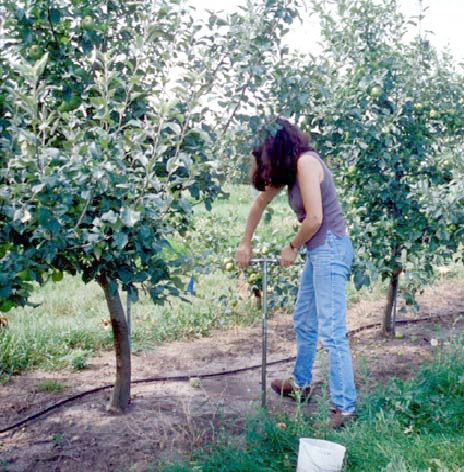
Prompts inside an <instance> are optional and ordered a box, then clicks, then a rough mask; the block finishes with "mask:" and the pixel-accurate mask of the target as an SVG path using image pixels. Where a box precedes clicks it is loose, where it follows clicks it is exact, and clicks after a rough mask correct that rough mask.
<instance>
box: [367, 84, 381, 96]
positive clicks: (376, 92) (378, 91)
mask: <svg viewBox="0 0 464 472" xmlns="http://www.w3.org/2000/svg"><path fill="white" fill-rule="evenodd" d="M382 93H383V90H382V87H379V86H378V85H374V87H372V88H371V93H370V96H371V97H373V98H377V97H380V95H382Z"/></svg>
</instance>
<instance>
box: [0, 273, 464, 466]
mask: <svg viewBox="0 0 464 472" xmlns="http://www.w3.org/2000/svg"><path fill="white" fill-rule="evenodd" d="M419 301H420V307H421V309H420V311H419V313H418V314H414V315H413V314H409V315H407V316H406V317H409V318H411V319H413V318H430V317H433V318H434V320H433V321H427V322H419V323H413V324H408V325H401V326H399V328H398V331H399V332H400V333H401V335H402V337H401V338H398V339H393V340H388V341H386V340H384V339H383V338H382V336H381V334H380V331H379V330H378V329H370V330H366V331H361V332H359V333H357V334H354V335H352V336H351V346H352V351H353V357H354V363H355V368H356V373H357V383H358V387H359V390H360V392H361V398H362V393H363V392H364V393H365V392H368V391H369V390H370V389H371V388H372V387H373V386H375V385H376V384H377V383H378V382H383V381H387V380H388V379H389V378H391V377H393V376H395V377H408V376H412V375H413V374H414V372H416V371H417V368H418V366H420V365H421V364H422V363H423V361H424V360H425V359H427V358H429V357H430V356H431V354H432V351H433V349H437V348H440V343H442V342H446V340H447V339H448V338H449V337H450V336H452V335H453V334H458V333H463V329H464V322H463V321H462V318H463V316H462V315H464V287H463V286H462V284H460V283H458V282H452V281H447V282H442V283H441V284H438V285H435V286H434V287H431V288H429V289H428V290H427V291H426V292H425V293H424V294H423V295H422V296H420V298H419ZM383 304H384V301H383V300H379V301H361V302H358V303H356V304H352V305H351V306H350V307H349V310H348V329H349V330H354V329H356V328H359V327H361V326H365V325H369V324H372V323H378V322H380V320H381V317H382V308H383ZM399 318H405V316H404V315H399ZM436 342H438V343H439V345H438V347H434V346H432V344H435V343H436ZM294 355H295V344H294V334H293V326H292V319H291V316H290V315H287V314H280V315H275V316H274V317H273V319H271V320H269V321H268V362H269V363H272V362H274V361H279V360H281V359H284V358H289V357H292V356H294ZM325 362H326V361H325V357H324V355H322V354H321V355H320V356H318V360H317V361H316V366H315V372H314V374H315V375H314V376H315V381H316V382H318V381H321V380H322V379H323V377H324V375H323V372H324V370H325V367H324V365H325ZM247 366H259V367H258V368H255V369H251V370H248V371H246V372H243V373H240V374H235V375H225V376H219V377H214V378H209V379H202V380H201V382H200V384H199V385H196V386H195V385H192V384H191V383H190V382H155V383H142V384H135V385H133V387H132V403H131V410H130V412H129V413H128V414H126V415H122V416H111V415H109V414H108V413H107V412H106V404H107V401H108V399H109V395H110V391H109V390H106V391H103V392H99V393H97V394H94V395H90V396H86V397H84V398H82V399H79V400H76V401H74V402H72V403H69V404H67V405H65V406H63V407H60V408H58V409H54V410H52V411H51V412H50V413H48V414H47V415H45V416H42V417H40V418H39V419H37V420H35V421H32V422H29V423H27V424H26V425H25V426H24V427H21V428H17V429H15V430H13V431H9V432H7V433H4V434H0V471H9V472H18V471H22V472H26V471H34V472H35V471H37V472H42V471H47V472H49V471H63V472H74V471H82V470H87V471H89V472H93V471H95V472H100V471H112V472H113V471H115V472H116V471H121V472H122V471H125V472H129V471H133V472H141V471H149V470H153V471H156V470H157V466H156V465H155V464H156V463H157V461H175V460H179V459H180V458H182V457H188V456H189V454H191V453H192V452H193V451H194V450H195V449H197V448H198V447H201V446H202V445H203V444H205V443H208V442H211V441H213V440H214V439H215V436H216V435H217V434H218V433H219V432H220V431H222V430H223V429H224V428H225V429H227V430H228V432H229V433H231V434H234V433H236V434H240V432H241V431H243V429H244V423H245V419H246V415H247V414H248V413H249V412H252V411H256V409H257V408H258V407H259V406H260V404H261V368H260V366H261V324H260V321H258V322H257V325H256V326H255V327H250V328H237V329H233V330H228V331H221V332H217V333H215V334H214V336H212V337H210V338H205V339H198V340H189V341H185V342H175V343H170V344H166V345H163V346H160V347H156V348H155V350H153V351H151V352H144V353H140V354H137V355H134V356H133V379H143V378H148V377H154V376H158V375H159V376H166V375H170V376H172V375H189V376H192V377H196V376H199V375H201V374H209V373H214V372H223V371H226V370H227V371H228V370H233V369H239V368H243V367H247ZM291 369H292V362H291V361H290V362H282V363H277V364H272V365H269V366H268V367H267V386H268V387H269V384H270V381H271V379H272V378H274V377H280V376H287V375H289V374H290V373H291ZM47 380H53V381H56V382H60V383H61V384H63V385H65V386H66V389H65V390H64V391H63V392H62V393H44V392H39V391H38V390H37V385H38V384H40V383H43V382H45V381H47ZM113 380H114V353H113V352H103V353H101V354H100V355H98V356H97V357H95V358H94V359H92V361H91V363H90V365H89V368H87V369H85V370H82V371H58V372H46V371H39V370H35V371H30V372H26V373H24V374H22V375H20V376H16V377H14V378H12V379H11V381H10V382H9V383H8V384H6V385H1V386H0V412H1V413H0V429H2V428H5V427H7V426H8V425H11V424H13V423H15V422H16V421H18V420H21V419H23V418H24V417H26V416H29V415H31V414H34V413H36V412H38V411H41V410H43V409H45V408H47V407H49V406H50V405H53V404H55V403H57V402H58V401H60V400H62V399H64V398H67V397H69V396H71V395H74V394H76V393H79V392H82V391H85V390H89V389H92V388H95V387H98V386H102V385H106V384H108V383H112V382H113ZM321 388H322V387H319V390H321ZM319 393H321V392H319ZM267 406H268V408H269V410H270V411H272V412H280V411H285V412H288V413H291V412H292V411H294V410H295V404H294V403H293V402H292V401H291V400H288V399H281V398H280V397H279V396H277V395H275V394H274V393H273V392H271V391H270V390H269V388H268V390H267ZM303 408H307V414H311V411H312V410H311V408H314V407H312V406H311V403H310V404H309V405H307V406H305V407H303Z"/></svg>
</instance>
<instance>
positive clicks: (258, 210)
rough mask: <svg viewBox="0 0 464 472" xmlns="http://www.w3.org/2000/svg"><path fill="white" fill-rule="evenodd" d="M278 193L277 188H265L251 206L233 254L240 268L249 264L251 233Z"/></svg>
mask: <svg viewBox="0 0 464 472" xmlns="http://www.w3.org/2000/svg"><path fill="white" fill-rule="evenodd" d="M279 191H280V188H279V187H266V188H265V190H264V191H263V192H260V193H259V194H258V196H257V197H256V198H255V199H254V201H253V203H252V204H251V207H250V211H249V212H248V218H247V222H246V226H245V231H244V233H243V236H242V241H241V243H240V246H239V247H238V249H237V252H236V254H235V260H236V262H237V264H238V265H239V266H240V267H246V266H247V265H248V264H249V263H250V259H251V238H252V237H253V233H254V231H255V229H256V227H257V226H258V223H259V222H260V220H261V216H262V215H263V212H264V209H265V208H266V206H267V205H268V204H269V203H270V202H271V201H272V199H273V198H274V197H275V196H276V195H277V193H278V192H279Z"/></svg>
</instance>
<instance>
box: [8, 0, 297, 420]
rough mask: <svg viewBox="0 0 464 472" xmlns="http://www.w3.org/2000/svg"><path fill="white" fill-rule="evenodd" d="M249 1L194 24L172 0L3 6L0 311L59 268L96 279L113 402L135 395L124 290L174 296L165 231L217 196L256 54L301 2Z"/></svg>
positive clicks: (122, 403)
mask: <svg viewBox="0 0 464 472" xmlns="http://www.w3.org/2000/svg"><path fill="white" fill-rule="evenodd" d="M251 5H252V3H251V2H249V8H250V11H247V10H243V11H242V12H241V13H240V14H238V13H237V14H234V15H232V16H223V17H219V16H218V15H215V14H211V15H210V16H209V17H208V18H207V19H205V20H201V19H198V18H196V17H195V16H194V15H193V11H192V9H191V8H189V7H187V6H186V5H185V4H184V2H182V1H180V0H162V1H160V2H156V4H154V3H152V2H148V1H146V2H135V1H134V2H132V1H122V0H109V1H92V2H91V1H88V0H82V1H74V0H73V1H71V0H64V1H60V2H50V1H48V0H47V1H45V0H38V1H35V2H10V1H7V2H5V3H4V15H5V17H4V31H5V37H4V39H3V44H2V46H3V47H2V56H1V61H2V62H1V69H0V72H1V75H2V82H1V85H0V99H1V101H0V107H1V111H2V117H1V122H0V127H1V128H0V133H1V134H0V139H1V151H0V152H1V154H0V163H1V171H0V295H1V302H0V303H1V305H0V308H1V309H2V310H3V311H7V310H8V309H10V308H11V307H12V306H17V305H24V304H25V303H27V300H28V297H29V295H30V293H31V291H32V290H33V287H34V285H35V284H36V283H40V284H41V283H44V282H46V281H47V280H48V279H50V278H52V279H53V280H60V279H61V278H62V274H63V273H64V272H67V273H71V274H80V275H81V276H82V278H83V280H84V281H90V280H95V281H97V282H98V283H99V284H100V286H101V287H102V289H103V291H104V293H105V297H106V301H107V305H108V310H109V312H110V317H111V323H112V328H113V333H114V338H115V350H116V383H115V389H114V391H113V395H112V399H111V403H110V408H111V409H112V410H113V411H124V410H126V409H127V407H128V404H129V400H130V369H131V365H130V346H129V338H128V328H127V324H126V320H125V317H124V311H123V308H122V303H121V298H120V290H123V291H126V292H127V293H128V296H129V297H130V298H131V299H132V300H136V299H137V296H138V291H139V289H140V287H141V286H144V287H145V289H146V290H147V291H148V292H149V293H150V295H151V297H152V299H153V300H154V301H155V302H157V303H162V302H163V301H164V300H165V299H166V297H167V296H169V295H177V294H178V293H179V287H180V282H181V280H180V278H179V274H180V272H179V268H180V266H181V264H182V258H181V257H180V256H179V255H178V254H177V253H176V252H175V251H174V250H173V249H172V247H171V245H170V240H171V238H172V237H173V235H175V234H176V233H180V234H182V233H183V232H184V231H185V230H186V229H187V228H188V226H189V225H190V223H191V216H192V204H193V202H195V201H199V202H203V203H204V205H205V206H206V208H208V209H210V208H211V205H212V202H213V200H214V198H216V196H217V195H218V193H219V192H220V190H221V179H222V176H221V174H220V172H219V170H218V165H217V160H216V155H217V153H218V152H220V151H221V149H224V147H223V146H224V143H225V142H226V141H227V133H228V130H231V129H232V128H233V126H234V125H235V123H236V122H237V121H241V120H243V118H241V117H240V113H242V111H241V110H242V108H243V103H244V101H245V100H246V92H247V90H248V89H250V90H257V89H258V88H259V87H260V86H262V84H261V82H260V80H261V79H260V78H259V76H260V70H258V69H256V68H255V66H254V65H255V64H259V63H260V62H264V61H265V60H266V57H267V56H269V55H272V54H275V51H276V50H278V49H279V47H278V45H279V42H280V40H281V37H282V34H284V32H285V31H286V28H287V27H288V26H287V25H288V23H289V22H290V21H291V19H292V18H293V17H294V16H295V14H296V9H295V4H294V2H293V1H290V0H266V1H263V2H259V3H256V2H254V3H253V8H252V9H251ZM243 78H246V82H245V85H246V87H245V86H244V84H243V83H242V79H243ZM234 84H235V85H234ZM218 97H222V103H220V104H219V106H220V108H221V109H215V108H214V107H211V105H210V103H211V102H213V103H217V102H218ZM246 108H247V107H246V106H245V107H244V109H245V111H246ZM219 117H220V119H219Z"/></svg>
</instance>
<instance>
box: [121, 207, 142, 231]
mask: <svg viewBox="0 0 464 472" xmlns="http://www.w3.org/2000/svg"><path fill="white" fill-rule="evenodd" d="M139 220H140V211H134V210H131V209H130V208H123V209H122V211H121V221H122V223H123V225H125V226H128V227H129V228H132V227H133V226H134V225H135V224H136V223H138V222H139Z"/></svg>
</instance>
